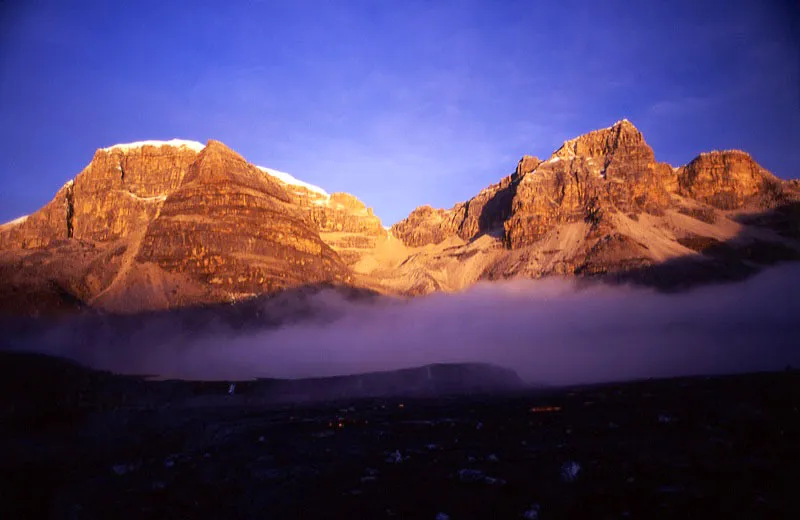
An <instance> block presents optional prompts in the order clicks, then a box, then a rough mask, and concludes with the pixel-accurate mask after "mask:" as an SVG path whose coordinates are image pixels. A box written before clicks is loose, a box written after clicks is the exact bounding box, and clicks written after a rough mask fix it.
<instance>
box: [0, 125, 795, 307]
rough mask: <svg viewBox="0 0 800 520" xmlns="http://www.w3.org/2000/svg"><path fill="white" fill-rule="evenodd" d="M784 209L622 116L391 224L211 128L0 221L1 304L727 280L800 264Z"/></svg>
mask: <svg viewBox="0 0 800 520" xmlns="http://www.w3.org/2000/svg"><path fill="white" fill-rule="evenodd" d="M798 208H800V184H798V181H783V180H781V179H779V178H777V177H775V176H774V175H772V174H771V173H769V172H768V171H766V170H765V169H763V168H762V167H761V166H759V165H758V164H757V163H756V162H755V161H754V160H753V158H752V157H750V156H749V155H747V154H746V153H744V152H739V151H725V152H710V153H704V154H701V155H699V156H698V157H697V158H695V159H694V160H692V161H691V162H690V163H689V164H687V165H685V166H683V167H680V168H673V167H671V166H670V165H668V164H665V163H659V162H658V161H656V159H655V154H654V152H653V150H652V149H651V148H650V146H648V144H647V143H646V141H645V139H644V137H643V136H642V134H641V133H640V132H639V130H638V129H636V127H635V126H634V125H633V124H632V123H630V122H629V121H627V120H622V121H619V122H617V123H615V124H614V125H612V126H611V127H608V128H604V129H601V130H596V131H593V132H589V133H587V134H585V135H582V136H579V137H577V138H575V139H571V140H569V141H566V142H565V143H564V144H563V145H562V146H561V147H560V148H559V149H558V150H556V151H555V152H554V153H553V154H552V155H551V156H550V157H549V158H548V159H547V160H545V161H540V160H539V159H537V158H536V157H532V156H524V157H523V158H522V159H520V161H519V162H518V164H517V165H516V168H514V169H513V171H512V173H510V174H509V175H508V176H506V177H504V178H502V179H501V180H500V181H499V182H498V183H496V184H493V185H491V186H488V187H487V188H485V189H483V190H481V191H480V192H479V193H478V194H477V195H475V196H474V197H472V198H471V199H469V200H468V201H465V202H462V203H458V204H456V205H455V206H453V207H452V208H450V209H447V210H445V209H434V208H432V207H430V206H422V207H419V208H417V209H415V210H414V211H412V212H411V214H410V215H409V216H408V217H407V218H406V219H404V220H402V221H401V222H398V223H397V224H395V225H394V226H392V229H391V232H390V233H387V231H386V230H385V229H384V227H383V226H382V224H381V221H380V219H378V217H377V216H375V215H374V213H373V211H372V209H371V208H368V207H367V206H366V205H365V204H363V203H362V202H361V201H360V200H358V199H357V198H355V197H354V196H352V195H349V194H347V193H332V194H329V193H327V192H326V191H325V190H323V189H322V188H319V187H317V186H313V185H311V184H307V183H305V182H303V181H300V180H298V179H295V178H294V177H292V176H291V175H288V174H286V173H283V172H280V171H277V170H271V169H269V168H263V167H259V166H255V165H253V164H250V163H248V162H247V161H246V160H245V159H244V158H242V157H241V156H239V155H238V154H237V153H235V152H234V151H232V150H230V149H229V148H227V147H226V146H225V145H223V144H222V143H220V142H217V141H209V142H208V143H207V145H202V144H200V143H196V142H192V141H170V142H142V143H133V144H131V145H117V146H114V147H110V148H105V149H101V150H98V151H97V152H96V153H95V155H94V157H93V159H92V161H91V162H90V163H89V165H88V166H87V167H86V168H85V169H84V170H83V171H82V172H81V173H80V174H78V175H77V176H76V177H75V178H74V179H72V180H70V181H69V182H67V183H66V184H65V185H64V186H63V187H62V188H61V189H60V190H58V192H57V193H56V196H55V197H54V198H53V200H52V201H51V202H49V203H48V204H47V205H45V206H44V207H43V208H42V209H40V210H39V211H37V212H35V213H34V214H32V215H30V216H28V217H25V218H22V219H18V220H17V221H14V222H10V223H7V224H4V225H2V226H0V303H2V305H0V311H2V312H8V311H11V312H17V311H21V312H38V310H39V309H41V308H43V307H46V308H47V309H50V310H53V309H55V310H63V311H70V310H74V309H76V308H83V307H94V308H99V309H104V310H111V311H121V312H133V311H139V310H147V309H162V308H170V307H176V306H186V305H197V304H206V303H215V302H229V301H231V300H238V299H241V298H246V297H250V296H254V295H259V294H264V293H271V292H275V291H279V290H282V289H286V288H289V287H297V286H303V285H308V284H311V285H317V284H339V285H351V286H356V287H361V288H368V289H371V290H375V291H379V292H384V293H392V294H398V293H399V294H406V295H417V294H425V293H429V292H433V291H440V290H444V291H450V290H459V289H463V288H465V287H467V286H469V285H470V284H473V283H475V282H477V281H479V280H498V279H506V278H513V277H526V278H538V277H543V276H549V275H559V276H583V277H594V276H602V277H619V278H622V279H625V280H633V281H641V282H643V283H650V284H653V285H659V284H662V285H663V282H664V278H665V276H666V277H667V278H669V280H671V281H672V282H674V281H675V280H677V281H678V282H681V281H683V280H699V281H703V280H710V279H717V278H735V277H737V276H741V275H743V274H747V273H750V272H753V270H754V269H755V268H756V267H754V266H757V265H762V264H768V263H771V262H774V261H782V260H792V259H800V211H799V210H798ZM398 239H399V240H398ZM684 260H687V261H689V263H686V262H684ZM676 266H677V267H676ZM687 266H688V267H687ZM690 272H691V273H694V274H687V273H690ZM664 273H667V274H666V275H665V274H664ZM672 282H670V283H672ZM31 309H33V310H32V311H31Z"/></svg>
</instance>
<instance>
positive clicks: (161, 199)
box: [123, 191, 167, 202]
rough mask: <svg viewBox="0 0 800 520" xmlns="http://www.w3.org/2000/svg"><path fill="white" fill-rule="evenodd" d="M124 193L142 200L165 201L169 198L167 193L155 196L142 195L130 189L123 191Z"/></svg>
mask: <svg viewBox="0 0 800 520" xmlns="http://www.w3.org/2000/svg"><path fill="white" fill-rule="evenodd" d="M123 193H126V194H127V195H128V196H129V197H132V198H134V199H136V200H141V201H142V202H163V201H165V200H167V196H166V194H161V195H156V196H154V197H140V196H139V195H136V194H135V193H131V192H129V191H123Z"/></svg>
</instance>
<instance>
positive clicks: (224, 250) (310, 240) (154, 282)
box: [0, 141, 382, 310]
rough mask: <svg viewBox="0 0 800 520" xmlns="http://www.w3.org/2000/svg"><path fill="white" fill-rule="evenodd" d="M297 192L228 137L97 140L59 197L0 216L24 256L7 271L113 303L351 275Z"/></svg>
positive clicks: (204, 297) (205, 296)
mask: <svg viewBox="0 0 800 520" xmlns="http://www.w3.org/2000/svg"><path fill="white" fill-rule="evenodd" d="M297 201H298V196H297V194H296V193H294V192H293V191H289V190H287V185H286V183H284V182H281V181H280V180H278V179H276V178H274V177H272V176H270V175H267V174H265V172H264V171H263V170H262V169H259V168H258V167H256V166H254V165H252V164H249V163H248V162H247V161H245V160H244V159H243V158H242V157H241V156H239V155H238V154H236V153H235V152H233V151H232V150H230V149H229V148H227V147H226V146H225V145H223V144H222V143H220V142H218V141H209V142H208V144H207V145H206V146H203V145H201V144H199V143H192V142H169V143H160V142H155V143H150V142H148V143H146V144H140V143H134V144H133V145H121V146H116V147H111V148H107V149H102V150H98V151H97V153H96V154H95V156H94V158H93V159H92V161H91V163H90V164H89V165H88V166H87V167H86V168H85V169H84V170H83V171H82V172H81V173H80V174H79V175H78V176H76V177H75V179H73V180H71V181H69V182H68V183H67V184H66V185H65V186H64V187H63V188H62V189H61V190H59V192H58V193H57V194H56V197H55V198H54V199H53V201H51V202H50V203H49V204H47V205H46V206H45V207H44V208H42V209H41V210H40V211H38V212H36V213H34V214H33V215H31V216H29V217H27V218H26V219H24V221H22V222H19V223H15V224H10V225H5V226H3V227H2V228H0V245H2V249H3V250H4V251H3V252H4V253H5V256H4V258H5V259H6V260H8V261H10V262H11V263H12V265H13V262H19V263H18V264H17V265H18V266H21V267H22V270H21V271H20V270H17V271H15V272H13V273H9V272H6V279H5V280H4V282H6V287H17V288H19V287H22V286H25V287H28V288H29V289H33V288H34V287H33V286H32V285H30V283H31V280H36V279H49V280H52V281H54V283H55V284H56V286H57V288H52V287H51V286H50V285H48V284H44V285H42V284H39V285H42V286H41V287H39V288H38V289H36V290H34V291H33V292H37V291H38V292H42V291H44V292H53V291H56V292H58V291H61V292H64V293H66V294H69V295H70V297H71V298H73V299H74V300H75V301H77V302H80V303H81V304H86V305H95V306H100V307H103V308H109V309H112V310H140V309H150V308H162V307H170V306H174V305H185V304H198V303H211V302H216V301H226V300H228V299H236V298H241V297H243V296H252V295H257V294H261V293H265V292H273V291H276V290H279V289H283V288H286V287H291V286H297V285H303V284H315V283H343V284H344V283H349V282H350V281H351V278H352V276H351V273H350V271H349V269H348V268H347V266H346V265H345V264H344V263H343V262H342V260H341V258H340V257H339V255H338V254H336V252H335V251H333V250H332V249H331V248H330V246H328V245H327V244H326V243H325V241H323V240H322V238H320V234H319V229H318V227H317V223H316V222H315V220H314V218H313V216H312V213H311V212H310V211H308V208H307V207H303V206H301V205H299V204H298V202H297ZM352 204H353V203H352V201H351V205H352ZM343 212H344V211H343ZM378 225H380V223H379V222H378ZM381 229H382V228H381ZM65 241H66V242H65ZM78 244H83V246H81V247H78ZM64 258H69V259H70V263H71V267H70V268H69V269H66V268H65V267H64V266H62V265H61V263H62V262H61V261H62V260H63V259H64ZM8 278H11V280H9V279H8ZM26 284H27V285H26ZM34 285H36V284H34ZM37 287H38V286H37ZM29 292H30V291H29ZM134 293H135V294H136V297H132V294H134ZM59 294H60V293H59ZM48 297H49V298H53V296H52V295H50V296H48Z"/></svg>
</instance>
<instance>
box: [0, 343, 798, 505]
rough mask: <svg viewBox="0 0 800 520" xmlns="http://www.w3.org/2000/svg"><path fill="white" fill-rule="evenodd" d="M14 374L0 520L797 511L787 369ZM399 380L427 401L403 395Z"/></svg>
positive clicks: (1, 427) (2, 391) (56, 367)
mask: <svg viewBox="0 0 800 520" xmlns="http://www.w3.org/2000/svg"><path fill="white" fill-rule="evenodd" d="M0 370H1V371H2V375H3V378H2V383H0V385H2V386H0V419H1V420H0V438H1V439H2V440H1V441H0V479H2V482H0V496H1V497H2V500H0V516H2V517H3V518H26V517H33V518H36V517H42V518H48V517H49V518H430V519H433V518H453V519H460V518H491V517H497V518H685V517H699V518H778V517H791V516H792V515H793V514H796V513H797V512H800V507H798V505H799V504H798V502H797V499H796V497H794V496H792V493H793V491H794V486H793V485H792V482H793V475H794V473H795V472H796V471H797V468H796V464H797V462H798V461H799V460H800V446H798V444H797V442H796V439H797V438H798V435H800V410H799V409H798V403H800V374H798V373H797V371H793V370H786V371H785V372H780V373H762V374H750V375H737V376H718V377H694V378H681V379H666V380H646V381H639V382H630V383H617V384H605V385H594V386H582V387H570V388H527V389H523V388H521V387H520V385H519V380H518V379H517V378H516V377H515V375H514V374H513V373H511V372H509V371H506V370H503V369H495V368H492V367H488V366H485V365H483V366H482V365H435V366H432V367H422V368H420V369H410V370H405V371H395V372H389V373H383V374H370V375H368V376H352V377H349V378H348V377H343V378H325V379H318V380H315V381H295V382H286V381H277V380H272V381H254V382H249V383H238V384H237V385H236V387H235V389H234V394H233V395H229V393H228V391H229V388H230V387H229V385H228V384H227V383H225V382H213V383H202V382H185V381H147V380H144V379H142V378H135V377H121V376H114V375H111V374H109V373H102V372H95V371H90V370H87V369H84V368H82V367H80V366H78V365H75V364H73V363H71V362H66V361H61V360H58V359H55V358H49V357H45V356H39V355H29V354H24V355H23V354H12V353H5V354H3V357H2V363H0ZM487 375H488V377H487ZM359 381H360V383H359ZM400 387H402V388H406V391H405V392H403V391H400V394H402V393H406V394H408V393H412V394H414V395H413V396H410V397H409V396H406V397H389V395H392V394H394V395H397V393H398V390H397V389H398V388H400ZM409 388H410V389H411V390H408V389H409ZM311 389H315V391H316V392H317V394H316V395H311V394H312V393H313V392H312V391H311ZM487 391H493V393H487ZM367 395H372V396H373V397H367ZM298 396H305V397H307V399H305V400H302V401H294V402H289V401H286V399H297V398H298ZM322 396H327V397H334V398H335V399H334V400H327V401H319V400H316V401H314V400H311V399H313V398H315V397H316V398H319V397H322ZM437 515H438V516H437ZM443 515H448V516H443Z"/></svg>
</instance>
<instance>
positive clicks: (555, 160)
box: [547, 157, 561, 164]
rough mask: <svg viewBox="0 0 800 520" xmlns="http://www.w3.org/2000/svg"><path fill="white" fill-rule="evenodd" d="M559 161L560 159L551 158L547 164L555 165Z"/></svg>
mask: <svg viewBox="0 0 800 520" xmlns="http://www.w3.org/2000/svg"><path fill="white" fill-rule="evenodd" d="M560 160H561V157H552V158H551V159H550V160H549V161H547V162H548V163H550V164H552V163H557V162H558V161H560Z"/></svg>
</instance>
